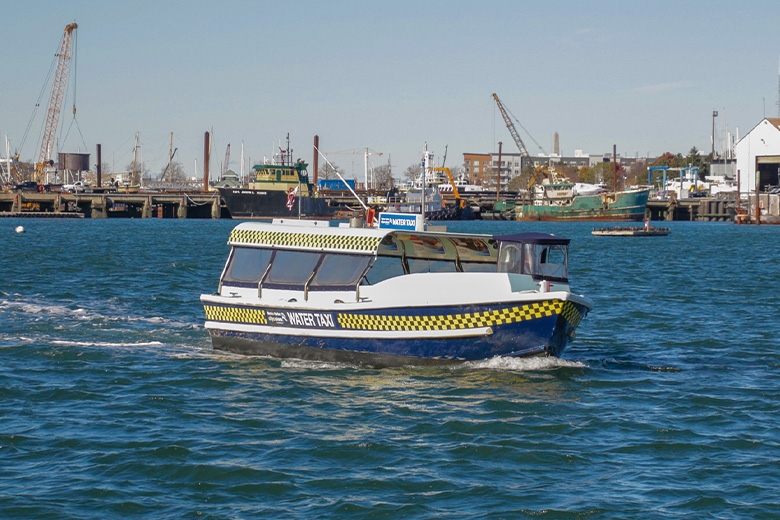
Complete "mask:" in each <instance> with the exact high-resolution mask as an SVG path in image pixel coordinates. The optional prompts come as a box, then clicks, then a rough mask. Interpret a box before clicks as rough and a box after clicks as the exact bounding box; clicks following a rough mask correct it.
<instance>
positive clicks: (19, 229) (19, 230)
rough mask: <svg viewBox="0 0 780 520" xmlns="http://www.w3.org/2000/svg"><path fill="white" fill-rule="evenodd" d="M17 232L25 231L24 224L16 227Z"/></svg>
mask: <svg viewBox="0 0 780 520" xmlns="http://www.w3.org/2000/svg"><path fill="white" fill-rule="evenodd" d="M14 231H16V232H17V233H24V226H16V229H15V230H14Z"/></svg>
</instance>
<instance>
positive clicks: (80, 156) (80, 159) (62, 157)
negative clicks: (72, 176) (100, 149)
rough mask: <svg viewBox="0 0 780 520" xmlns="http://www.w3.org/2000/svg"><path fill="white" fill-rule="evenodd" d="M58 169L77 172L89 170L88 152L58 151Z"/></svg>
mask: <svg viewBox="0 0 780 520" xmlns="http://www.w3.org/2000/svg"><path fill="white" fill-rule="evenodd" d="M57 169H59V170H70V171H77V172H84V171H87V170H89V154H88V153H60V154H59V155H58V165H57Z"/></svg>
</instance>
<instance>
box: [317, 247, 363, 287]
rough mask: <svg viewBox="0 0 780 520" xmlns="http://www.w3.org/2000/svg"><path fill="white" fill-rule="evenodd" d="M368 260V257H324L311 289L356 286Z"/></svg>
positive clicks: (333, 255)
mask: <svg viewBox="0 0 780 520" xmlns="http://www.w3.org/2000/svg"><path fill="white" fill-rule="evenodd" d="M370 260H371V257H370V256H358V255H340V254H328V255H325V258H324V259H323V260H322V264H320V267H319V268H318V269H317V274H316V275H315V276H314V279H313V280H312V284H311V285H312V287H322V286H334V285H341V286H345V285H350V286H354V285H357V283H358V280H360V277H361V276H362V275H363V273H364V272H365V270H366V267H368V262H369V261H370Z"/></svg>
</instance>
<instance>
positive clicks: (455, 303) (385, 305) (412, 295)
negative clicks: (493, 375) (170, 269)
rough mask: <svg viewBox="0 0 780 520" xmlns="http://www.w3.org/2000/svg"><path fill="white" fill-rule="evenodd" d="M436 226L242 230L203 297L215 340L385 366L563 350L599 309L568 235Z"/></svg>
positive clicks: (383, 223)
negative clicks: (576, 288) (580, 278)
mask: <svg viewBox="0 0 780 520" xmlns="http://www.w3.org/2000/svg"><path fill="white" fill-rule="evenodd" d="M354 220H356V219H353V223H354ZM425 227H426V225H425V223H424V220H423V217H422V216H421V215H409V214H403V213H381V214H380V215H379V226H378V227H356V226H355V227H351V226H349V224H340V225H338V224H337V223H335V222H332V221H323V220H309V221H306V220H287V219H276V220H274V221H273V222H271V223H261V222H245V223H242V224H240V225H238V226H237V227H235V228H234V229H233V231H232V232H231V234H230V238H229V244H230V246H231V251H230V254H229V256H228V259H227V262H226V264H225V267H224V269H223V271H222V274H221V276H220V280H219V287H218V290H217V292H216V293H214V294H204V295H201V301H202V303H203V305H204V310H205V314H206V322H205V328H206V329H207V330H208V331H209V333H210V335H211V339H212V344H213V347H214V348H215V349H221V350H226V351H232V352H237V353H241V354H249V355H262V356H271V357H277V358H299V359H307V360H318V361H336V362H345V363H352V364H357V365H365V366H371V367H377V368H381V367H387V366H404V365H431V364H433V365H436V364H449V363H458V362H463V361H469V360H482V359H489V358H492V357H495V356H560V355H561V353H562V352H563V351H564V349H565V347H566V346H567V344H568V343H569V341H570V340H571V339H572V338H574V332H575V329H576V328H577V326H578V325H579V323H580V321H581V320H582V318H583V317H585V316H586V315H587V313H588V311H590V309H591V308H592V302H591V300H590V299H588V298H587V297H585V296H581V295H576V294H572V292H571V290H570V288H569V282H568V245H569V240H568V239H566V238H561V237H557V236H554V235H548V234H543V233H523V234H513V235H484V234H461V233H448V232H446V231H444V230H441V229H439V230H437V229H435V228H428V229H427V230H425Z"/></svg>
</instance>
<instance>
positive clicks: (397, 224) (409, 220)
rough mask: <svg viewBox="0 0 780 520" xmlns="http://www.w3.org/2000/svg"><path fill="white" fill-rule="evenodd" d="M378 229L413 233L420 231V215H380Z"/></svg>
mask: <svg viewBox="0 0 780 520" xmlns="http://www.w3.org/2000/svg"><path fill="white" fill-rule="evenodd" d="M379 227H380V228H382V229H403V230H406V231H415V230H418V229H422V215H414V214H409V213H380V214H379Z"/></svg>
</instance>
